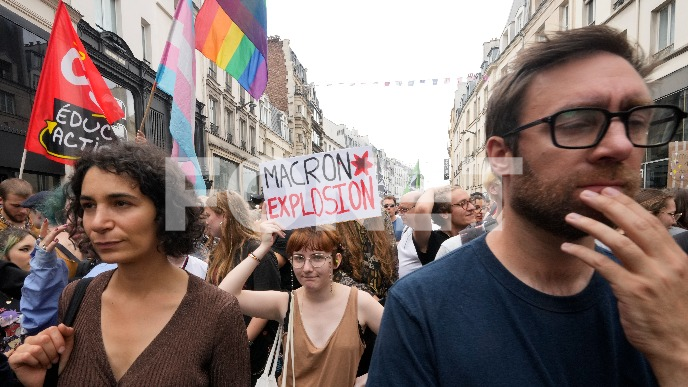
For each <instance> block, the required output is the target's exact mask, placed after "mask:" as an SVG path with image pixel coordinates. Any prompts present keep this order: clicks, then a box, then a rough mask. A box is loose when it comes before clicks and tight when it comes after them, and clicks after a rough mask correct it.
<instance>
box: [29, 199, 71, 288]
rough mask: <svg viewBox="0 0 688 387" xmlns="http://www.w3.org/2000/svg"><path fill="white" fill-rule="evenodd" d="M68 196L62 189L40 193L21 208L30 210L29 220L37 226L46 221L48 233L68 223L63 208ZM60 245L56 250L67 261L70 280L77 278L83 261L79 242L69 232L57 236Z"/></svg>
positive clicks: (65, 231)
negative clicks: (78, 269)
mask: <svg viewBox="0 0 688 387" xmlns="http://www.w3.org/2000/svg"><path fill="white" fill-rule="evenodd" d="M65 201H66V195H64V192H62V188H57V189H56V190H55V191H40V192H36V193H35V194H33V195H31V196H30V197H29V198H28V199H26V200H24V201H23V202H22V203H21V206H22V207H24V208H28V209H29V218H30V219H31V222H33V224H35V225H37V226H41V225H42V224H43V223H44V221H45V220H47V222H48V232H50V230H52V229H54V228H55V227H57V226H58V225H60V224H63V223H66V221H67V219H65V218H64V215H63V208H64V206H65ZM57 238H58V239H59V241H60V242H59V243H57V244H56V246H55V250H56V251H57V256H58V257H59V258H61V259H62V260H63V261H65V264H67V268H68V269H69V279H70V280H71V279H73V278H75V276H76V274H77V268H78V266H79V263H80V262H81V261H82V259H83V254H82V253H81V250H79V247H78V244H77V242H76V241H75V240H74V239H73V238H71V237H70V235H69V232H68V231H67V230H64V231H62V232H61V233H60V234H58V235H57Z"/></svg>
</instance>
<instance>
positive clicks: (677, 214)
mask: <svg viewBox="0 0 688 387" xmlns="http://www.w3.org/2000/svg"><path fill="white" fill-rule="evenodd" d="M665 214H667V215H669V216H671V217H672V218H674V220H678V218H680V217H681V215H683V212H665Z"/></svg>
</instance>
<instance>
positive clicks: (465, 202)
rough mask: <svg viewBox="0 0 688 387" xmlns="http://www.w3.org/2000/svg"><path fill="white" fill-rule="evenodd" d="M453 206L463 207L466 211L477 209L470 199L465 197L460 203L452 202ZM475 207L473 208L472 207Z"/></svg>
mask: <svg viewBox="0 0 688 387" xmlns="http://www.w3.org/2000/svg"><path fill="white" fill-rule="evenodd" d="M452 207H461V208H463V210H464V211H468V210H475V205H474V204H473V203H471V201H470V200H468V199H464V200H462V201H460V202H458V203H452ZM470 207H473V208H470Z"/></svg>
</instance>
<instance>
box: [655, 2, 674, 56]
mask: <svg viewBox="0 0 688 387" xmlns="http://www.w3.org/2000/svg"><path fill="white" fill-rule="evenodd" d="M675 8H676V3H675V2H674V1H672V2H670V3H669V4H667V5H665V6H664V7H663V8H661V9H659V10H657V11H656V12H655V13H656V16H655V17H656V23H657V51H661V50H663V49H665V48H667V47H669V46H671V45H673V44H674V10H675Z"/></svg>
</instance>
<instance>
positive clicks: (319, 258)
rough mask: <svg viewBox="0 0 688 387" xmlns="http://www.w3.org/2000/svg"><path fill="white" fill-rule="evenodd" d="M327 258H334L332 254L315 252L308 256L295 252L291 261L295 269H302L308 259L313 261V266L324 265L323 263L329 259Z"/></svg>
mask: <svg viewBox="0 0 688 387" xmlns="http://www.w3.org/2000/svg"><path fill="white" fill-rule="evenodd" d="M327 258H332V256H331V255H326V254H320V253H315V254H311V256H310V257H309V258H307V257H304V256H303V255H301V254H293V255H292V256H291V258H290V259H289V261H290V262H291V265H292V266H293V267H294V269H300V268H302V267H303V266H304V265H305V264H306V260H309V261H311V266H313V267H322V265H324V264H325V261H327Z"/></svg>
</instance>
